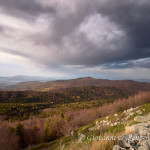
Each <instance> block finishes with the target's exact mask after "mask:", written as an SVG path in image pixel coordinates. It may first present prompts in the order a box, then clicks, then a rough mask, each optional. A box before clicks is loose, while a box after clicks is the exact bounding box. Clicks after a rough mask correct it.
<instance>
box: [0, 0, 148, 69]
mask: <svg viewBox="0 0 150 150" xmlns="http://www.w3.org/2000/svg"><path fill="white" fill-rule="evenodd" d="M56 1H57V0H56ZM64 3H65V1H64ZM58 5H59V2H58ZM74 5H75V8H76V10H75V12H71V11H70V12H69V10H68V13H67V14H65V15H62V14H63V12H61V10H58V9H57V8H56V6H55V5H52V6H50V5H48V6H47V7H44V6H42V5H41V4H40V3H36V2H35V1H29V0H26V1H25V0H11V1H10V0H5V1H4V0H1V1H0V6H1V7H3V8H5V11H7V12H9V11H10V10H11V11H18V12H21V14H27V15H30V16H33V17H37V16H38V15H39V14H42V13H47V14H49V13H54V12H57V13H56V14H55V16H53V20H50V18H47V20H49V21H50V22H52V25H53V26H52V27H51V26H50V27H49V30H48V31H47V32H45V33H43V34H37V35H34V36H32V35H31V36H30V39H31V40H32V41H33V42H34V43H35V44H37V43H38V44H39V45H41V44H42V45H44V46H45V47H47V50H45V51H44V53H45V55H43V57H41V58H36V57H34V58H32V60H33V61H39V62H40V63H43V64H45V65H46V66H49V65H51V64H53V65H54V64H55V65H60V64H61V65H85V66H94V65H104V64H108V65H107V67H108V68H124V67H133V66H139V67H146V66H147V67H148V66H149V61H145V62H144V64H143V65H140V63H138V65H137V63H133V62H132V61H134V60H138V59H144V58H149V57H150V42H149V39H150V29H149V26H150V15H149V14H150V9H149V8H150V1H149V0H144V1H142V2H139V1H137V0H127V1H124V0H119V1H118V0H105V1H104V0H94V1H90V0H84V1H79V0H76V1H74ZM6 8H7V9H6ZM64 9H66V8H64ZM94 14H100V15H101V16H102V18H104V19H105V18H107V19H108V23H107V21H106V23H107V24H109V23H110V28H109V27H108V31H106V34H109V31H111V30H113V29H115V30H119V31H120V32H121V31H122V32H123V33H124V34H125V36H122V35H120V36H118V38H116V39H115V34H114V35H113V39H111V40H109V37H108V36H106V35H105V33H104V35H102V36H104V37H103V38H104V40H98V42H97V45H96V44H95V43H93V41H92V40H91V39H90V40H89V38H88V37H87V34H85V33H82V32H79V27H80V25H81V24H82V23H83V22H84V21H85V20H86V18H89V17H90V16H92V15H94ZM93 24H94V22H93ZM93 24H92V25H93ZM102 26H104V28H102ZM107 26H108V25H107ZM112 26H115V27H112ZM96 27H97V28H99V30H101V28H102V29H105V30H107V28H105V24H103V25H99V26H96ZM92 30H93V33H96V32H95V30H98V29H95V28H93V29H92ZM92 30H91V31H89V32H91V34H92ZM104 32H105V31H104ZM112 32H113V31H112ZM100 35H101V34H100ZM110 36H111V34H110ZM98 38H100V37H99V36H98ZM102 42H104V44H103V43H102ZM52 45H53V46H55V47H56V48H55V49H53V48H52V47H51V46H52ZM20 51H21V50H20ZM33 51H34V49H33ZM52 52H53V55H51V54H52ZM35 53H36V50H35ZM41 53H42V50H41ZM54 53H55V54H54ZM18 54H19V53H18ZM29 55H30V54H29ZM48 56H49V57H50V61H49V60H46V58H47V57H48Z"/></svg>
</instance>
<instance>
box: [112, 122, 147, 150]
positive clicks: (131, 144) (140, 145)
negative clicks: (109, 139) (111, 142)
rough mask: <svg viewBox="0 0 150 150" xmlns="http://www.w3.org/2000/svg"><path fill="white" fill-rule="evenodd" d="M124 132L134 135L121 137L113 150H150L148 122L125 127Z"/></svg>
mask: <svg viewBox="0 0 150 150" xmlns="http://www.w3.org/2000/svg"><path fill="white" fill-rule="evenodd" d="M126 132H131V133H134V134H125V135H123V136H122V137H121V138H120V140H119V145H115V146H114V147H113V150H150V121H148V122H147V123H139V124H135V125H132V126H129V127H126Z"/></svg>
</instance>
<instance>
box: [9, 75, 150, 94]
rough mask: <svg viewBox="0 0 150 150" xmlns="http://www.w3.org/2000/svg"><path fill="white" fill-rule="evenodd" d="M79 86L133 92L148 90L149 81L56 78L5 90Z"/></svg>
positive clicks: (52, 89) (54, 88) (60, 88)
mask: <svg viewBox="0 0 150 150" xmlns="http://www.w3.org/2000/svg"><path fill="white" fill-rule="evenodd" d="M81 86H96V87H115V88H121V89H123V90H127V91H131V92H135V93H137V92H139V91H150V83H147V82H137V81H133V80H108V79H95V78H91V77H85V78H78V79H71V80H56V81H50V82H35V81H34V82H24V83H19V84H16V85H12V86H9V87H7V88H6V90H21V91H24V90H33V91H60V90H63V89H66V88H72V87H81Z"/></svg>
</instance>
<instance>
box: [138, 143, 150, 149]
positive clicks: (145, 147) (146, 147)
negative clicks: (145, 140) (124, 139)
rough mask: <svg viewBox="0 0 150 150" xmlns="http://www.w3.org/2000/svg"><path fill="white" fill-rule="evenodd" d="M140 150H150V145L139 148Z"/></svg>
mask: <svg viewBox="0 0 150 150" xmlns="http://www.w3.org/2000/svg"><path fill="white" fill-rule="evenodd" d="M138 150H150V149H149V146H148V144H144V145H141V146H139V147H138Z"/></svg>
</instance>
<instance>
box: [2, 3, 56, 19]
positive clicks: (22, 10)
mask: <svg viewBox="0 0 150 150" xmlns="http://www.w3.org/2000/svg"><path fill="white" fill-rule="evenodd" d="M0 8H2V9H3V11H4V12H5V13H8V14H11V15H15V16H18V17H23V18H26V19H34V18H35V17H36V16H38V15H40V14H44V13H55V12H56V10H55V8H53V7H46V6H45V7H43V6H42V5H40V4H39V3H37V2H36V1H35V0H0Z"/></svg>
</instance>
